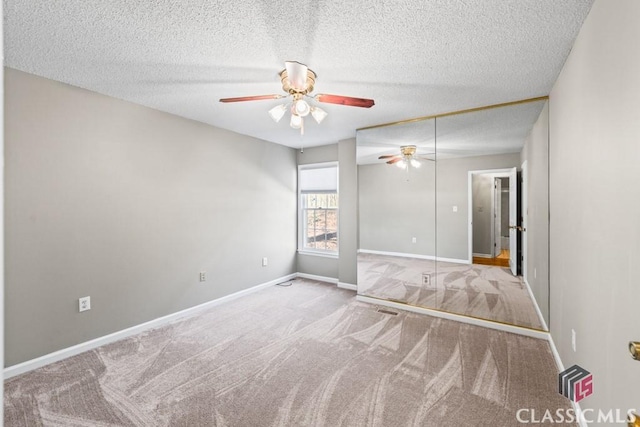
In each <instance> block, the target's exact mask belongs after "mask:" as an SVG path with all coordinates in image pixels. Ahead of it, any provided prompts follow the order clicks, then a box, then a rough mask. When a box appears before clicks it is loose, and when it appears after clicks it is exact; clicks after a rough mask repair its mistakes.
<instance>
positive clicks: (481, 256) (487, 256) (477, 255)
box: [473, 253, 493, 258]
mask: <svg viewBox="0 0 640 427" xmlns="http://www.w3.org/2000/svg"><path fill="white" fill-rule="evenodd" d="M473 256H474V257H476V258H493V255H490V254H476V253H474V254H473Z"/></svg>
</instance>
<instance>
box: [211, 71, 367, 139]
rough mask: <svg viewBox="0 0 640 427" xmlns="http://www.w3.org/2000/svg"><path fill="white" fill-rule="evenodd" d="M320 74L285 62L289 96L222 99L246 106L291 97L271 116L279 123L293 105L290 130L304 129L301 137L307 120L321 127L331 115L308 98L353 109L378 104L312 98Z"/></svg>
mask: <svg viewBox="0 0 640 427" xmlns="http://www.w3.org/2000/svg"><path fill="white" fill-rule="evenodd" d="M316 77H317V76H316V73H315V72H313V71H312V70H310V69H309V68H308V67H307V66H306V65H304V64H301V63H299V62H296V61H287V62H285V68H284V70H282V71H281V72H280V81H281V83H282V90H283V91H285V92H287V94H288V95H259V96H245V97H238V98H222V99H220V102H225V103H227V102H243V101H259V100H266V99H281V98H288V97H289V96H291V97H292V98H293V99H292V100H291V101H289V102H286V103H284V104H281V105H278V106H275V107H273V108H272V109H270V110H269V115H270V116H271V118H272V119H273V120H274V121H275V122H276V123H277V122H279V121H280V120H281V119H282V117H284V115H285V114H286V112H287V109H288V107H289V105H291V108H290V109H289V110H290V113H291V119H290V121H289V126H291V127H292V128H293V129H300V134H301V135H302V134H304V117H307V116H308V115H309V114H311V117H313V119H314V120H315V121H316V123H318V124H320V123H321V122H322V121H323V120H324V119H325V118H326V117H327V116H328V113H327V112H326V111H324V110H323V109H321V108H320V107H317V106H315V105H313V104H311V103H309V102H308V101H307V100H305V99H304V98H305V97H307V98H309V99H313V100H314V101H316V102H324V103H329V104H340V105H346V106H349V107H361V108H371V107H372V106H373V105H374V104H375V102H374V101H373V99H365V98H353V97H349V96H342V95H328V94H318V95H315V96H311V95H309V94H310V93H311V92H312V91H313V87H314V85H315V83H316Z"/></svg>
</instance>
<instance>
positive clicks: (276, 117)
mask: <svg viewBox="0 0 640 427" xmlns="http://www.w3.org/2000/svg"><path fill="white" fill-rule="evenodd" d="M286 111H287V108H286V107H285V104H282V105H278V106H276V107H273V108H272V109H271V110H269V115H270V116H271V118H272V119H273V121H274V122H276V123H278V122H279V121H280V119H281V118H282V116H284V113H286Z"/></svg>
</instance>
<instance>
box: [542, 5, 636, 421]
mask: <svg viewBox="0 0 640 427" xmlns="http://www.w3.org/2000/svg"><path fill="white" fill-rule="evenodd" d="M638 17H640V1H637V0H616V1H610V0H596V2H595V3H594V5H593V8H592V10H591V12H590V14H589V16H588V17H587V19H586V21H585V23H584V25H583V27H582V29H581V31H580V34H579V36H578V38H577V40H576V43H575V45H574V46H573V49H572V51H571V54H570V55H569V57H568V59H567V61H566V63H565V65H564V68H563V70H562V72H561V74H560V76H559V78H558V80H557V82H556V83H555V85H554V87H553V90H552V91H551V95H550V101H549V103H550V104H549V129H550V132H551V133H550V140H549V145H550V209H551V223H550V227H551V230H550V231H551V239H550V244H551V246H550V248H551V265H550V272H551V325H550V328H551V334H552V336H553V340H554V342H555V343H556V345H557V347H558V350H559V353H560V356H561V357H562V360H563V362H564V364H565V366H571V365H572V364H574V363H576V364H579V365H580V366H582V367H584V368H585V369H587V370H589V371H591V372H592V373H593V377H594V385H595V388H594V393H593V395H592V396H590V397H588V398H586V399H584V400H583V401H581V402H580V404H581V406H582V408H583V409H585V408H589V409H591V408H595V409H597V408H607V409H611V408H621V409H622V410H623V412H624V411H626V409H628V408H636V409H640V408H639V406H640V400H639V394H638V384H640V362H637V361H633V360H632V359H631V357H630V356H629V352H628V350H627V343H628V342H629V341H631V340H636V341H638V340H640V321H639V318H638V302H639V301H640V279H639V278H638V277H639V276H638V264H639V261H640V221H638V219H639V218H640V197H639V195H640V191H639V190H638V182H640V168H639V167H638V165H639V164H640V120H639V118H640V103H639V102H638V100H639V99H640V55H638V50H637V46H636V45H637V41H638V40H640V25H638ZM572 329H574V330H575V331H576V335H577V349H578V351H577V352H574V351H573V350H572V348H571V330H572Z"/></svg>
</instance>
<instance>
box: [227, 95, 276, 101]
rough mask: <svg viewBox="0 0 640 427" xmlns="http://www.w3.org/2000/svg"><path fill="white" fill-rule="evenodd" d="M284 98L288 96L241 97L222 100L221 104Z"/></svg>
mask: <svg viewBox="0 0 640 427" xmlns="http://www.w3.org/2000/svg"><path fill="white" fill-rule="evenodd" d="M284 97H286V95H257V96H241V97H239V98H221V99H220V102H244V101H262V100H263V99H280V98H284Z"/></svg>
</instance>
